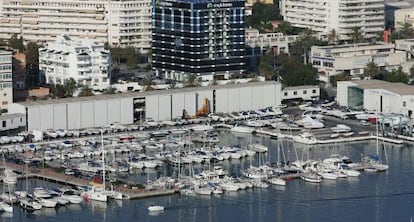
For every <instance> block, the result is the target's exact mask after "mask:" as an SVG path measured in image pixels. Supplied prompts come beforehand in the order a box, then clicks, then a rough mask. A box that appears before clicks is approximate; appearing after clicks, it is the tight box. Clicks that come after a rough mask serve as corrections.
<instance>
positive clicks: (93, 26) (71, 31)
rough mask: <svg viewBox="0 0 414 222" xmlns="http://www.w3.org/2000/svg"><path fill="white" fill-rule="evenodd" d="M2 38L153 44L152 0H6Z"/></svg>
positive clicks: (142, 48) (0, 19)
mask: <svg viewBox="0 0 414 222" xmlns="http://www.w3.org/2000/svg"><path fill="white" fill-rule="evenodd" d="M2 2H3V4H0V10H1V11H0V38H2V39H9V38H10V37H11V36H12V35H13V34H17V35H18V36H23V38H24V40H26V41H34V42H40V43H43V42H49V41H53V40H54V39H55V38H56V37H57V36H59V35H62V34H64V35H68V36H70V37H79V38H90V39H94V40H95V41H98V42H101V43H108V44H109V45H111V46H120V47H126V46H133V47H136V48H138V49H139V50H140V51H141V52H142V53H144V52H146V51H147V50H149V49H150V47H151V0H122V1H121V0H2Z"/></svg>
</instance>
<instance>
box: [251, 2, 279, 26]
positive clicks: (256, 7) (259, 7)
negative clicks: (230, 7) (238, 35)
mask: <svg viewBox="0 0 414 222" xmlns="http://www.w3.org/2000/svg"><path fill="white" fill-rule="evenodd" d="M272 20H282V17H281V16H280V12H279V8H278V5H277V4H271V5H268V4H263V3H261V2H256V3H254V4H253V8H252V15H251V16H249V17H247V25H248V26H250V27H253V28H255V29H258V30H259V31H260V32H263V31H266V30H269V28H271V27H272V25H271V23H270V21H272ZM269 25H270V26H269ZM270 31H271V30H270Z"/></svg>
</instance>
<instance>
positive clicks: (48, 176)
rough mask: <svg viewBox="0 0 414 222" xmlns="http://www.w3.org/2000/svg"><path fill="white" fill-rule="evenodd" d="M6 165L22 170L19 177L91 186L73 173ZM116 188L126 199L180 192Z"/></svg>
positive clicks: (119, 186)
mask: <svg viewBox="0 0 414 222" xmlns="http://www.w3.org/2000/svg"><path fill="white" fill-rule="evenodd" d="M5 164H6V167H8V168H10V169H13V170H15V171H18V172H22V173H23V174H22V175H19V176H18V179H26V177H27V178H37V179H42V180H47V181H51V182H54V183H59V184H62V185H67V186H73V187H87V186H90V182H91V181H90V180H88V179H84V178H79V177H75V176H72V175H66V174H64V173H58V172H56V171H54V170H52V169H48V168H44V169H37V168H36V169H33V168H29V169H28V170H27V168H26V166H25V165H18V164H13V163H5ZM113 188H114V190H116V191H118V192H121V193H122V196H123V197H124V198H125V199H140V198H148V197H155V196H164V195H172V194H175V193H177V192H178V190H177V189H174V188H173V189H155V190H147V189H142V188H141V189H138V188H134V187H132V188H129V187H127V186H124V185H117V186H114V187H113Z"/></svg>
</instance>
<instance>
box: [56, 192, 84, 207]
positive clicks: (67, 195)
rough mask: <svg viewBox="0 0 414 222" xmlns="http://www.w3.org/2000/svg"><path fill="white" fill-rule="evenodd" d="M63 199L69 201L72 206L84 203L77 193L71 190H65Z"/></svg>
mask: <svg viewBox="0 0 414 222" xmlns="http://www.w3.org/2000/svg"><path fill="white" fill-rule="evenodd" d="M61 197H62V198H63V199H64V200H67V201H69V202H70V203H72V204H79V203H81V202H82V201H83V198H82V197H80V196H79V195H77V194H76V193H75V191H74V190H71V189H69V190H63V192H62V194H61Z"/></svg>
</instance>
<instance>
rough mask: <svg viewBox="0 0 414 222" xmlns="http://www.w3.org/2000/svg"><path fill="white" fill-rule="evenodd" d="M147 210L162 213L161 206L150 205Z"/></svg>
mask: <svg viewBox="0 0 414 222" xmlns="http://www.w3.org/2000/svg"><path fill="white" fill-rule="evenodd" d="M148 210H149V211H150V212H155V211H164V206H161V205H151V206H149V207H148Z"/></svg>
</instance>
